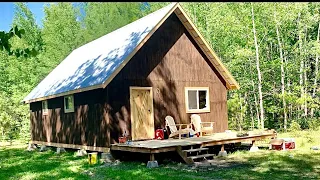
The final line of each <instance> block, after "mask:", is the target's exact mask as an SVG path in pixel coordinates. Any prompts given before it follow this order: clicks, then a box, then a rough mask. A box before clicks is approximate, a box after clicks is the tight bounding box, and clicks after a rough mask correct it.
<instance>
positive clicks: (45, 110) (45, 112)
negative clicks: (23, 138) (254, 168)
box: [41, 100, 49, 115]
mask: <svg viewBox="0 0 320 180" xmlns="http://www.w3.org/2000/svg"><path fill="white" fill-rule="evenodd" d="M43 103H45V104H46V105H47V107H46V108H44V106H43ZM41 107H42V115H48V112H49V108H48V101H47V100H44V101H41Z"/></svg>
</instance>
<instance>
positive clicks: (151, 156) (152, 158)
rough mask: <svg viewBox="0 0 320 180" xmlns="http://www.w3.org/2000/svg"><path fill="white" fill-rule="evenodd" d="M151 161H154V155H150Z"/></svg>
mask: <svg viewBox="0 0 320 180" xmlns="http://www.w3.org/2000/svg"><path fill="white" fill-rule="evenodd" d="M150 161H154V153H150Z"/></svg>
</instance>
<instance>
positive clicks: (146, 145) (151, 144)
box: [111, 132, 276, 153]
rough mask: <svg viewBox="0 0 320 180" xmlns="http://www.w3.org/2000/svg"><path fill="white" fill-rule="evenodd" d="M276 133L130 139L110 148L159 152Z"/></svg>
mask: <svg viewBox="0 0 320 180" xmlns="http://www.w3.org/2000/svg"><path fill="white" fill-rule="evenodd" d="M275 136H276V134H275V133H273V132H266V133H261V134H257V135H249V136H245V137H237V136H235V135H230V134H227V133H215V134H213V135H210V136H202V137H191V138H183V139H164V140H144V141H131V142H130V143H131V144H112V145H111V150H120V151H121V150H123V151H133V152H145V153H148V152H150V153H152V152H153V151H154V150H160V149H162V151H161V150H160V151H159V152H165V151H175V147H178V146H191V145H201V146H202V147H205V146H213V145H221V144H229V143H236V142H245V141H255V140H260V139H265V138H272V137H275Z"/></svg>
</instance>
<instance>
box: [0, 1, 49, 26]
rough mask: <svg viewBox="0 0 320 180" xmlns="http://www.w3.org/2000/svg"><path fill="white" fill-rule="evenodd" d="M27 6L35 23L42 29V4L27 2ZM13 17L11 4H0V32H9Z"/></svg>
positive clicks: (12, 5)
mask: <svg viewBox="0 0 320 180" xmlns="http://www.w3.org/2000/svg"><path fill="white" fill-rule="evenodd" d="M27 6H28V7H29V9H30V10H31V11H32V13H33V15H34V16H35V18H36V23H37V24H38V25H39V26H40V27H42V18H43V17H44V12H43V7H44V3H43V2H29V3H27ZM13 16H14V3H13V2H0V31H9V30H10V26H11V23H12V19H13Z"/></svg>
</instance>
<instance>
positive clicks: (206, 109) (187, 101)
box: [184, 87, 210, 113]
mask: <svg viewBox="0 0 320 180" xmlns="http://www.w3.org/2000/svg"><path fill="white" fill-rule="evenodd" d="M190 90H193V91H194V90H196V91H197V107H198V109H189V97H188V91H190ZM199 91H207V93H206V105H207V107H206V108H205V109H199ZM184 94H185V105H186V113H205V112H210V96H209V87H185V88H184Z"/></svg>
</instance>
